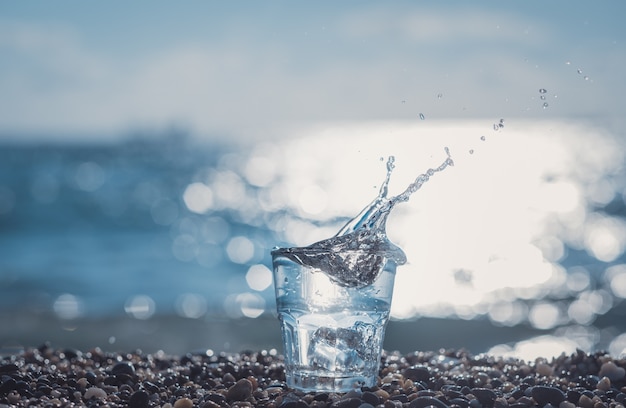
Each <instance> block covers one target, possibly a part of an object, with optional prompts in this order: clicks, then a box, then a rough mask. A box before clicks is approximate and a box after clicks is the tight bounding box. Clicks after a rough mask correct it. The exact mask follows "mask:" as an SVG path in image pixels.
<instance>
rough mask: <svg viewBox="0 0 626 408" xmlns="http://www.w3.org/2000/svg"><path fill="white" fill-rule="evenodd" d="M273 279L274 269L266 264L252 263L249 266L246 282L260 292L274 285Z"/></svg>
mask: <svg viewBox="0 0 626 408" xmlns="http://www.w3.org/2000/svg"><path fill="white" fill-rule="evenodd" d="M272 280H273V278H272V271H270V270H269V269H268V268H267V266H265V265H261V264H256V265H252V266H250V268H248V272H247V273H246V282H247V283H248V286H250V289H253V290H256V291H259V292H261V291H264V290H265V289H267V288H269V287H270V286H271V285H272Z"/></svg>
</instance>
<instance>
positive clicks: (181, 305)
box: [175, 293, 208, 319]
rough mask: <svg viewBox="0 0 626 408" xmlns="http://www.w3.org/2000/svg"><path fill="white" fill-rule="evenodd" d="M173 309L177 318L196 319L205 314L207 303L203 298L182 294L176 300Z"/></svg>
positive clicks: (192, 294) (191, 294)
mask: <svg viewBox="0 0 626 408" xmlns="http://www.w3.org/2000/svg"><path fill="white" fill-rule="evenodd" d="M175 307H176V312H177V313H178V315H179V316H182V317H186V318H189V319H198V318H200V317H202V316H203V315H204V314H205V313H206V311H207V307H208V303H207V300H206V298H205V297H204V296H201V295H197V294H194V293H184V294H182V295H180V296H179V297H178V299H177V300H176V304H175Z"/></svg>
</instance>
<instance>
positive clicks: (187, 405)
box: [174, 398, 193, 408]
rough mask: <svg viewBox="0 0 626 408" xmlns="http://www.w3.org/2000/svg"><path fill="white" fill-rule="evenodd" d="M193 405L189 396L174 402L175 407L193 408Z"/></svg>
mask: <svg viewBox="0 0 626 408" xmlns="http://www.w3.org/2000/svg"><path fill="white" fill-rule="evenodd" d="M192 407H193V401H192V400H190V399H189V398H181V399H179V400H176V402H175V403H174V408H192Z"/></svg>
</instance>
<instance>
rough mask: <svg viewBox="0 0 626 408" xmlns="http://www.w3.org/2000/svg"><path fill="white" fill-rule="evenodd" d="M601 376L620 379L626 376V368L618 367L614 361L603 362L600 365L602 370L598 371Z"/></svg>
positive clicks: (615, 379) (614, 379)
mask: <svg viewBox="0 0 626 408" xmlns="http://www.w3.org/2000/svg"><path fill="white" fill-rule="evenodd" d="M598 375H599V376H600V377H607V378H608V379H609V380H611V381H618V380H621V379H623V378H624V377H625V376H626V369H624V368H623V367H618V366H617V365H615V363H614V362H612V361H607V362H606V363H604V364H602V367H600V372H599V373H598Z"/></svg>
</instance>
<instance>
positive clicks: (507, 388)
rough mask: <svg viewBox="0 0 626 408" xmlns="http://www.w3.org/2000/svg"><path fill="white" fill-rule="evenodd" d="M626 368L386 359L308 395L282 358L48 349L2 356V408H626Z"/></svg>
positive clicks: (584, 362) (596, 357)
mask: <svg viewBox="0 0 626 408" xmlns="http://www.w3.org/2000/svg"><path fill="white" fill-rule="evenodd" d="M624 367H626V360H625V359H624V358H622V359H613V358H612V357H610V356H608V355H606V354H605V353H596V354H586V353H584V352H582V351H580V350H578V351H576V352H575V353H573V354H571V355H565V354H562V355H561V356H559V357H557V358H554V359H552V361H549V360H546V359H538V360H536V361H535V362H534V364H533V363H530V364H528V363H525V362H524V361H519V360H515V359H511V358H502V357H495V356H489V355H479V356H473V355H471V354H470V353H468V352H466V351H455V350H448V351H443V350H441V351H437V352H423V351H420V352H414V353H411V354H407V355H403V354H400V353H398V352H393V353H388V352H384V353H383V356H382V363H381V370H380V377H379V382H378V384H377V385H375V386H373V387H369V388H362V389H354V390H352V391H350V392H347V393H335V392H317V393H316V392H309V393H305V392H301V391H295V390H292V389H290V388H289V387H287V385H286V383H285V370H284V363H283V360H282V357H281V356H280V355H276V354H271V353H268V352H267V351H259V352H252V351H247V352H243V353H230V354H226V353H213V354H212V355H210V356H209V355H207V354H206V353H198V354H192V353H190V354H186V355H185V356H182V357H176V356H167V355H165V354H164V353H163V352H158V353H155V354H143V353H142V352H140V351H137V352H135V353H125V354H117V353H108V352H105V351H102V350H101V349H97V348H96V349H93V350H90V351H88V352H81V351H78V350H76V351H71V352H68V351H67V350H56V349H54V348H52V346H50V345H46V346H45V347H41V348H36V349H26V350H23V351H22V352H20V354H17V355H3V356H1V357H0V408H4V406H7V407H8V406H11V407H13V406H15V407H26V406H48V407H59V408H60V407H73V406H86V407H92V406H93V407H95V406H108V407H111V408H121V407H129V408H148V407H155V408H192V407H201V408H253V407H254V408H256V407H258V408H427V407H431V406H432V407H435V408H448V407H449V406H452V405H454V406H456V407H458V408H531V407H538V408H577V406H578V407H581V408H624V403H625V402H626V376H625V375H624Z"/></svg>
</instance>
